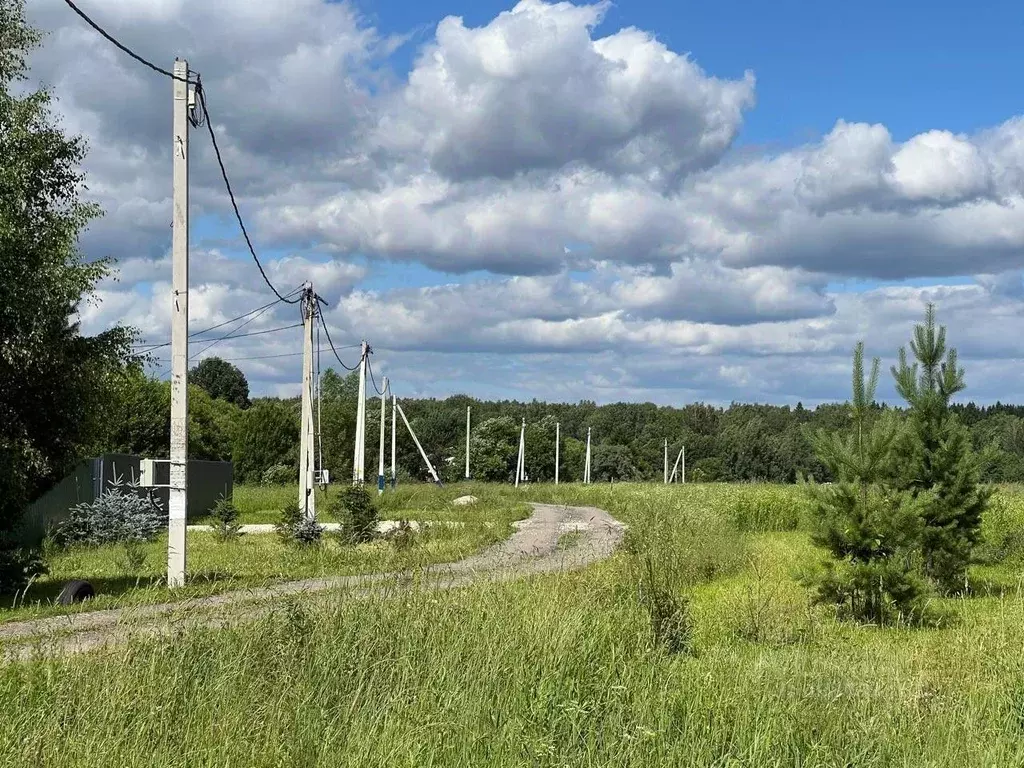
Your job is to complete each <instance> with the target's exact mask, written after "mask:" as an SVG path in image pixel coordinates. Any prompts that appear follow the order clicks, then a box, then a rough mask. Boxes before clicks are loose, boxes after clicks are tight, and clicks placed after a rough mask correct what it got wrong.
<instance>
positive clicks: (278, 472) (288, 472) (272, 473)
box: [260, 464, 299, 485]
mask: <svg viewBox="0 0 1024 768" xmlns="http://www.w3.org/2000/svg"><path fill="white" fill-rule="evenodd" d="M298 478H299V473H298V472H296V471H295V467H289V466H288V465H287V464H275V465H274V466H272V467H267V468H266V469H265V470H263V474H262V475H261V476H260V484H261V485H291V484H292V483H294V482H296V480H298Z"/></svg>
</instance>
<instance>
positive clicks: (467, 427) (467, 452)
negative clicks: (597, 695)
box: [466, 405, 470, 480]
mask: <svg viewBox="0 0 1024 768" xmlns="http://www.w3.org/2000/svg"><path fill="white" fill-rule="evenodd" d="M469 412H470V406H468V405H467V406H466V479H467V480H469Z"/></svg>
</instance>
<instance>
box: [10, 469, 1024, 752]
mask: <svg viewBox="0 0 1024 768" xmlns="http://www.w3.org/2000/svg"><path fill="white" fill-rule="evenodd" d="M465 490H466V489H465V488H464V487H462V488H449V489H444V490H437V489H430V488H427V487H422V488H415V489H408V490H407V491H403V492H404V493H408V494H410V496H408V497H406V499H405V501H404V502H401V504H404V505H405V506H406V507H408V508H410V509H412V508H417V509H419V510H420V511H421V512H427V511H430V510H434V511H435V512H436V513H437V514H439V515H442V514H443V515H447V514H456V513H455V511H454V509H453V508H452V507H451V506H450V504H449V501H450V498H451V496H452V495H455V494H457V493H461V492H464V491H465ZM471 490H472V492H473V493H474V494H476V495H478V496H481V498H482V499H486V504H481V506H479V507H476V508H474V511H473V512H472V513H466V514H473V515H475V516H483V515H486V507H487V506H490V505H497V506H498V507H499V508H501V506H502V505H508V508H514V507H515V505H516V504H518V503H519V502H520V501H524V500H532V501H547V502H552V503H566V504H579V505H590V506H597V507H602V508H604V509H607V510H608V511H610V512H612V513H613V514H615V515H616V516H617V517H618V518H619V519H621V520H622V521H624V522H625V523H627V524H628V525H629V526H630V528H629V532H628V535H627V538H626V542H625V543H624V546H623V547H622V548H621V550H620V551H619V552H618V553H617V554H616V555H614V556H613V557H612V558H610V559H609V560H606V561H604V562H602V563H600V564H598V565H595V566H591V567H590V568H588V569H586V570H583V571H579V572H574V573H568V574H561V575H555V576H541V577H533V578H529V579H523V580H520V581H516V582H511V583H504V584H494V583H485V584H479V585H477V586H472V587H468V588H464V589H459V590H455V591H451V592H445V593H432V592H428V591H422V592H419V591H412V592H403V593H401V594H392V595H381V596H377V597H371V598H369V599H366V600H360V601H353V600H346V599H344V598H342V597H324V598H319V599H316V600H309V599H307V600H305V601H302V602H300V601H296V600H292V601H285V602H282V603H281V605H280V610H279V611H277V612H276V613H275V614H274V615H273V616H271V617H269V618H265V619H261V620H260V621H259V622H258V623H256V624H252V625H248V626H242V627H238V628H234V629H228V630H217V631H214V630H199V631H196V632H194V633H190V634H188V635H185V636H182V637H178V638H176V639H174V640H173V641H156V640H147V641H137V642H133V643H132V644H130V645H128V646H126V647H122V648H120V649H117V650H111V651H108V652H104V653H97V654H91V655H88V656H84V657H73V658H66V659H59V660H52V661H35V662H30V663H23V664H17V665H10V666H7V667H5V668H4V669H2V670H0V701H2V702H3V705H2V707H3V717H0V764H3V765H61V766H152V765H161V766H186V765H187V766H235V765H237V766H292V765H294V766H492V765H493V766H657V765H672V766H677V765H678V766H723V767H724V766H790V765H794V766H796V765H798V766H1013V765H1021V764H1024V738H1022V736H1024V594H1022V591H1021V575H1022V574H1024V544H1022V539H1021V531H1022V530H1024V494H1022V493H1021V490H1020V489H1019V488H1014V487H1006V488H1002V489H1000V491H999V493H998V494H997V496H996V498H995V502H994V505H993V508H992V510H991V512H990V514H989V516H988V518H987V519H986V521H985V534H986V538H985V541H984V543H983V545H982V546H981V547H980V548H979V555H980V556H981V558H982V559H983V560H984V564H979V565H977V566H974V567H973V568H972V572H971V579H970V584H969V586H970V589H969V590H968V591H967V592H966V593H965V596H962V597H959V598H950V599H943V600H941V601H939V602H941V604H942V606H941V607H942V608H943V609H944V611H945V613H946V614H947V616H948V621H947V623H946V624H945V625H944V626H943V627H942V628H938V629H935V628H933V629H921V628H913V627H893V628H886V629H878V628H873V627H865V626H857V625H853V624H847V623H840V622H838V621H836V619H835V616H834V614H833V612H832V611H830V610H829V609H828V608H827V607H821V606H819V607H811V605H810V601H809V594H808V592H807V590H806V589H805V588H804V587H803V586H801V585H800V583H799V580H798V577H799V575H800V573H801V571H802V570H803V569H805V568H807V567H810V566H812V565H813V564H814V563H815V562H816V561H817V560H819V559H820V558H821V553H820V552H819V551H817V550H816V549H815V548H814V547H813V546H812V545H811V544H810V542H809V539H808V535H807V532H806V530H807V522H806V520H805V517H804V516H805V514H806V510H805V507H804V504H803V500H802V496H801V495H800V492H799V490H798V489H795V488H791V487H781V486H724V485H723V486H718V485H687V486H671V487H667V488H666V487H664V486H659V485H651V484H648V485H615V486H588V487H583V486H560V487H558V488H555V487H553V486H534V487H530V488H527V489H523V490H520V491H518V492H516V491H514V490H513V489H510V488H504V489H498V488H483V487H481V486H474V487H473V488H472V489H471ZM399 502H400V499H398V498H397V496H396V498H395V499H392V500H391V501H390V502H387V503H394V504H399ZM382 516H383V517H387V516H389V515H388V513H386V512H382ZM477 519H478V520H479V518H477ZM666 607H671V608H673V610H672V611H667V610H666ZM667 619H671V620H667Z"/></svg>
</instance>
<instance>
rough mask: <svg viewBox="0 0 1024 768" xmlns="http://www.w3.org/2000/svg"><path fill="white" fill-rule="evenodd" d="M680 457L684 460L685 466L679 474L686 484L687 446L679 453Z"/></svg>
mask: <svg viewBox="0 0 1024 768" xmlns="http://www.w3.org/2000/svg"><path fill="white" fill-rule="evenodd" d="M679 456H680V458H681V459H682V460H683V466H682V468H681V470H680V472H679V477H680V478H681V479H682V481H683V483H684V484H685V483H686V446H685V445H684V446H683V450H682V451H680V452H679Z"/></svg>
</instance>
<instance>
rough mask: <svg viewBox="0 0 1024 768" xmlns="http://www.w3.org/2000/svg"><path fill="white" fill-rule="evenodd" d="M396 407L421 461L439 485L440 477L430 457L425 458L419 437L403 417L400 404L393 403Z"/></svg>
mask: <svg viewBox="0 0 1024 768" xmlns="http://www.w3.org/2000/svg"><path fill="white" fill-rule="evenodd" d="M395 407H396V408H398V415H399V416H401V417H402V421H403V422H404V423H405V428H406V429H408V430H409V434H410V435H412V441H413V442H414V443H416V448H418V449H419V452H420V456H421V457H422V458H423V462H424V463H425V464H426V465H427V469H428V470H430V476H431V477H432V478H434V482H435V483H437V484H438V485H441V478H439V477H438V476H437V472H435V471H434V465H433V464H431V463H430V459H428V458H427V452H426V451H424V450H423V446H422V445H420V439H419V438H418V437H416V433H415V432H413V431H412V426H411V425H410V424H409V420H408V419H407V418H405V411H403V410H402V406H400V405H398V404H397V403H396V404H395Z"/></svg>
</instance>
